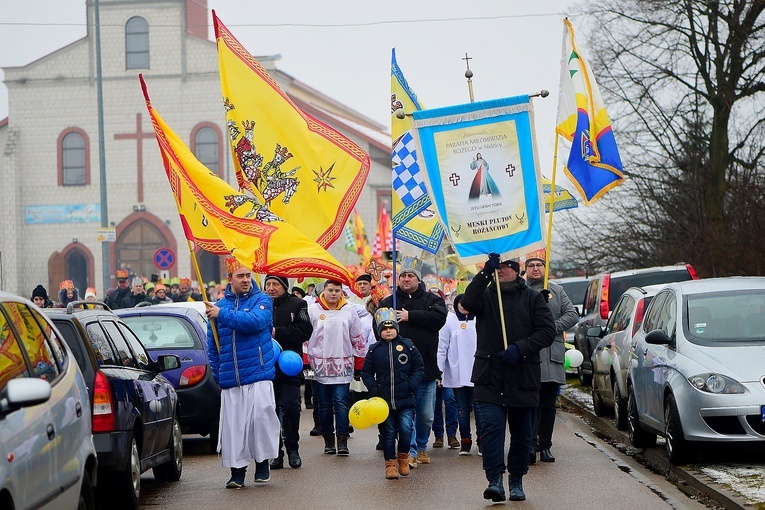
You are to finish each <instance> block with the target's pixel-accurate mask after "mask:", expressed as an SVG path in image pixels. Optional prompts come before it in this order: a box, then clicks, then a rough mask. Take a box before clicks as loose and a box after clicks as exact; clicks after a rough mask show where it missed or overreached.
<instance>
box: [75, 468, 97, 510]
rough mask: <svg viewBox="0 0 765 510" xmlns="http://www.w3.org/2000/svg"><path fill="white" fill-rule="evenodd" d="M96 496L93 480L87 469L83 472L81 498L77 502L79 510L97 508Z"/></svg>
mask: <svg viewBox="0 0 765 510" xmlns="http://www.w3.org/2000/svg"><path fill="white" fill-rule="evenodd" d="M95 509H96V497H95V495H94V493H93V481H92V480H91V479H90V473H88V472H87V471H85V472H83V474H82V485H81V486H80V500H79V502H78V503H77V510H95Z"/></svg>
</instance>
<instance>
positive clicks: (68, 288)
mask: <svg viewBox="0 0 765 510" xmlns="http://www.w3.org/2000/svg"><path fill="white" fill-rule="evenodd" d="M79 300H80V293H79V291H78V290H77V289H76V288H75V287H74V282H72V280H64V281H63V282H61V284H60V285H59V289H58V303H59V304H58V306H59V308H66V306H67V305H68V304H69V303H72V302H74V301H79Z"/></svg>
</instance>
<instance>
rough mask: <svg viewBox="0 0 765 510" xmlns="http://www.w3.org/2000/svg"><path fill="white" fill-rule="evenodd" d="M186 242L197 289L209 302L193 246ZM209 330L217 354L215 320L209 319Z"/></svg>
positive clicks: (218, 344) (218, 342) (218, 347)
mask: <svg viewBox="0 0 765 510" xmlns="http://www.w3.org/2000/svg"><path fill="white" fill-rule="evenodd" d="M186 242H187V243H188V245H189V253H190V254H191V262H193V264H194V272H195V273H196V275H197V281H198V282H199V288H200V290H201V291H202V299H204V300H205V301H210V299H209V297H208V296H207V289H206V288H205V285H204V282H203V281H202V272H201V271H200V270H199V263H197V256H196V254H195V253H194V245H192V244H191V241H189V240H188V239H186ZM210 329H211V330H212V334H213V338H214V339H215V347H216V348H217V349H218V352H220V340H218V328H216V327H215V319H210Z"/></svg>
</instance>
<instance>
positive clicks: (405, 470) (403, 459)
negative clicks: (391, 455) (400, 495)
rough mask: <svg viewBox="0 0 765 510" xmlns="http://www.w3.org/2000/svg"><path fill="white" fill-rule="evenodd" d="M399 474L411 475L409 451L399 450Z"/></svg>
mask: <svg viewBox="0 0 765 510" xmlns="http://www.w3.org/2000/svg"><path fill="white" fill-rule="evenodd" d="M398 474H400V475H401V476H409V454H408V453H407V452H403V453H402V452H398Z"/></svg>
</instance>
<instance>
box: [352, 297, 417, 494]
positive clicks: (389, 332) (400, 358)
mask: <svg viewBox="0 0 765 510" xmlns="http://www.w3.org/2000/svg"><path fill="white" fill-rule="evenodd" d="M375 321H376V323H377V332H378V333H379V335H380V338H381V340H380V341H379V342H375V343H374V344H372V345H371V346H370V347H369V350H368V351H367V356H366V359H365V360H364V366H363V368H362V369H361V378H362V380H363V381H364V385H365V386H366V387H367V389H368V390H369V393H370V395H373V396H377V397H380V398H382V399H383V400H385V402H387V403H388V408H389V413H388V418H386V419H385V421H384V422H383V423H382V424H381V425H380V428H381V431H382V444H383V454H384V456H385V478H387V479H389V480H390V479H396V478H398V477H399V475H401V476H407V475H408V474H409V445H410V443H411V441H412V421H413V420H414V409H415V391H416V389H417V386H418V385H419V384H420V380H422V377H423V375H424V374H425V364H424V363H423V361H422V356H421V355H420V352H419V351H418V350H417V348H416V347H415V346H414V343H412V341H411V340H409V339H408V338H403V337H401V336H399V334H398V322H397V321H396V311H395V310H392V309H390V308H380V309H378V310H377V312H376V313H375ZM397 439H398V455H396V448H395V445H396V440H397ZM397 464H398V465H397Z"/></svg>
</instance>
